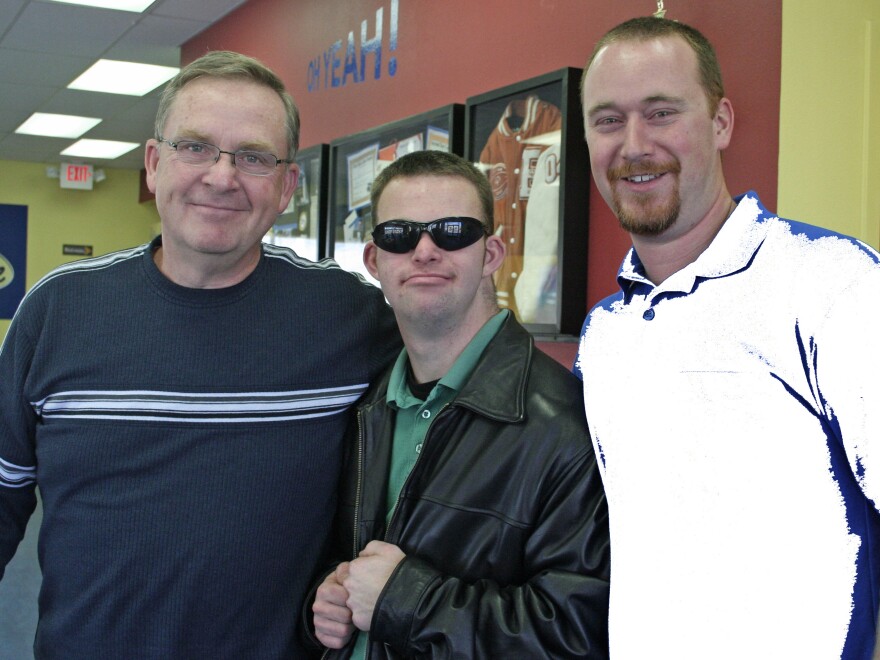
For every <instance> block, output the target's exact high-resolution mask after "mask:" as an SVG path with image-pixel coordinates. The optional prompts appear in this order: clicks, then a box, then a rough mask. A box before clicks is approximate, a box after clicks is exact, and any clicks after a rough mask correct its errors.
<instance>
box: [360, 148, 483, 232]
mask: <svg viewBox="0 0 880 660" xmlns="http://www.w3.org/2000/svg"><path fill="white" fill-rule="evenodd" d="M414 176H457V177H460V178H462V179H465V180H466V181H468V182H470V183H471V184H473V186H474V189H475V190H476V192H477V197H478V198H479V200H480V206H482V207H483V217H482V218H478V219H479V220H481V221H482V222H483V224H484V225H485V226H486V228H487V230H488V231H489V232H490V233H491V232H492V229H493V226H494V222H495V198H494V197H493V195H492V186H491V185H489V179H488V178H487V177H486V175H485V174H483V173H482V172H481V171H480V170H478V169H477V168H476V167H475V166H474V165H473V164H472V163H469V162H468V161H466V160H465V159H464V158H462V157H461V156H456V155H455V154H450V153H446V152H445V151H433V150H429V151H415V152H413V153H409V154H406V155H405V156H401V157H400V158H398V159H397V160H395V161H394V162H393V163H391V164H390V165H388V167H386V168H385V169H384V170H382V171H381V172H380V173H379V176H377V177H376V180H375V181H373V185H372V187H371V188H370V202H371V203H372V205H373V224H374V225H377V224H379V222H380V220H379V219H378V218H377V216H376V212H377V209H378V208H379V198H380V197H381V196H382V192H383V191H384V190H385V187H386V186H387V185H388V184H389V183H391V181H393V180H394V179H399V178H403V177H414Z"/></svg>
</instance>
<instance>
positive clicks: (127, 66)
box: [67, 60, 180, 96]
mask: <svg viewBox="0 0 880 660" xmlns="http://www.w3.org/2000/svg"><path fill="white" fill-rule="evenodd" d="M178 71H180V69H179V68H177V67H174V66H159V65H158V64H137V63H135V62H120V61H118V60H98V61H97V62H95V63H94V64H93V65H92V66H90V67H89V68H88V69H87V70H86V71H85V73H83V74H82V75H81V76H80V77H79V78H77V79H76V80H74V81H73V82H72V83H70V84H69V85H68V86H67V87H68V89H82V90H86V91H89V92H106V93H108V94H127V95H129V96H143V95H144V94H146V93H147V92H151V91H153V90H154V89H156V88H157V87H158V86H159V85H161V84H162V83H164V82H168V81H169V80H170V79H171V78H173V77H174V76H175V75H176V74H177V72H178Z"/></svg>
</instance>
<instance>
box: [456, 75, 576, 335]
mask: <svg viewBox="0 0 880 660" xmlns="http://www.w3.org/2000/svg"><path fill="white" fill-rule="evenodd" d="M580 76H581V69H574V68H565V69H560V70H558V71H553V72H551V73H547V74H545V75H542V76H538V77H536V78H531V79H529V80H524V81H522V82H519V83H516V84H513V85H509V86H507V87H502V88H500V89H496V90H493V91H490V92H486V93H485V94H480V95H478V96H474V97H471V98H469V99H467V102H466V104H465V157H466V158H468V159H469V160H471V161H472V162H473V163H474V164H476V165H477V167H479V168H480V169H481V170H483V171H484V172H485V173H486V176H487V177H489V181H490V183H491V184H492V191H493V193H494V196H495V233H496V234H497V235H499V236H500V237H501V238H502V239H503V240H504V243H505V245H506V246H507V257H506V258H505V261H504V265H502V267H501V269H500V270H499V271H498V272H497V273H496V274H495V286H496V288H497V291H498V302H499V305H500V306H501V307H506V308H509V309H511V310H512V311H513V312H514V313H515V314H516V316H517V318H518V319H519V320H520V322H522V323H523V325H525V327H526V328H528V330H529V331H530V332H532V334H534V335H536V336H539V337H540V338H541V339H544V340H552V339H554V338H563V337H568V336H573V335H577V334H578V333H579V332H580V329H581V324H582V323H583V320H584V316H585V314H586V297H587V294H586V291H587V236H588V226H587V220H588V215H589V206H588V202H589V189H590V168H589V159H588V154H587V147H586V143H585V142H584V125H583V120H582V117H581V110H580V98H579V91H578V90H579V87H580Z"/></svg>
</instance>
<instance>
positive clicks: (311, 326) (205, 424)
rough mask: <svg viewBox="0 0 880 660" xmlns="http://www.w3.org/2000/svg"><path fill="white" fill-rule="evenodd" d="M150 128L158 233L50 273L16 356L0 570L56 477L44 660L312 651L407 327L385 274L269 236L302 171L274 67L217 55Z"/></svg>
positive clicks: (0, 448) (50, 506)
mask: <svg viewBox="0 0 880 660" xmlns="http://www.w3.org/2000/svg"><path fill="white" fill-rule="evenodd" d="M155 129H156V133H155V138H154V139H151V140H149V141H148V142H147V150H146V177H147V185H148V186H149V187H150V190H152V191H153V192H154V193H155V195H156V206H157V209H158V212H159V216H160V218H161V221H162V234H161V236H159V237H157V238H156V239H155V240H153V241H151V242H150V243H147V244H145V245H142V246H140V247H137V248H133V249H130V250H126V251H123V252H117V253H115V254H110V255H106V256H102V257H98V258H95V259H89V260H83V261H79V262H77V263H73V264H68V265H66V266H63V267H61V268H59V269H58V270H56V271H54V272H53V273H51V274H49V275H48V276H47V277H45V278H43V279H42V280H41V281H40V282H39V283H38V284H37V285H36V286H35V287H34V288H33V289H32V290H31V291H30V293H29V294H28V295H27V297H26V298H25V300H24V302H23V303H22V305H21V307H20V308H19V311H18V312H17V314H16V316H15V319H14V320H13V322H12V325H11V327H10V329H9V334H8V335H7V337H6V341H5V343H4V345H3V348H2V351H0V573H2V567H3V566H5V565H6V562H7V561H8V560H9V558H10V557H11V556H12V554H13V553H14V552H15V548H16V545H17V544H18V542H19V540H20V538H21V535H22V533H23V531H24V528H25V524H26V522H27V520H28V517H29V516H30V514H31V512H32V511H33V510H34V506H35V502H36V495H35V486H36V485H39V488H40V494H41V496H42V501H43V511H44V515H43V523H42V527H41V531H40V560H41V566H42V571H43V583H42V590H41V593H40V621H39V627H38V632H37V639H36V642H35V645H34V651H35V657H36V658H164V659H168V660H190V659H196V658H211V659H215V658H216V659H225V658H229V659H232V658H234V659H236V660H238V659H240V658H259V659H260V660H280V659H281V658H285V659H286V658H300V657H302V656H303V654H304V650H303V648H302V646H301V645H300V643H299V640H298V636H297V634H296V630H297V622H298V621H299V615H300V613H299V605H300V603H301V602H302V601H303V599H304V597H305V592H306V590H307V587H308V585H309V581H310V580H311V579H312V575H313V572H314V570H315V568H316V565H317V563H318V562H317V559H318V556H319V553H320V550H321V548H322V547H323V544H324V542H325V538H326V534H327V532H328V530H329V527H330V522H331V520H330V516H329V513H328V512H332V511H333V509H334V507H335V496H336V480H337V478H338V475H339V468H340V463H341V460H342V439H343V435H344V432H345V428H346V424H347V419H348V417H347V415H346V411H347V409H348V408H349V407H350V406H351V405H352V404H353V403H354V401H355V400H357V398H358V397H359V396H360V395H361V394H363V392H364V391H365V390H366V387H367V383H368V382H369V381H370V380H372V379H373V378H374V377H375V376H377V375H378V373H379V372H380V371H381V370H382V369H384V367H385V366H386V364H387V363H388V362H389V361H390V360H391V359H392V358H393V356H394V355H396V354H397V353H398V351H399V348H400V344H399V341H398V339H397V335H398V333H397V330H396V327H395V324H394V319H393V316H392V314H391V310H390V308H389V307H388V305H387V304H386V303H385V301H384V299H383V297H382V294H381V292H380V291H379V289H377V288H376V287H373V286H369V285H367V284H366V283H365V282H363V280H362V279H360V278H358V277H355V276H354V275H352V274H350V273H346V272H344V271H342V270H340V269H339V268H338V267H337V266H336V265H335V264H333V263H331V262H326V263H321V264H315V263H312V262H310V261H307V260H306V259H302V258H300V257H298V256H297V255H296V254H294V253H293V252H291V251H290V250H287V249H283V248H278V247H275V246H270V245H262V244H261V239H262V237H263V236H264V235H265V233H266V232H267V231H268V230H269V228H270V227H271V226H272V224H273V223H274V222H275V219H276V217H277V215H278V214H279V213H280V212H281V211H282V210H283V209H284V208H285V207H286V206H287V202H288V200H289V199H290V196H291V194H292V193H293V190H294V188H295V183H296V178H297V171H296V165H294V164H293V160H292V159H293V157H294V155H295V153H296V149H297V143H298V139H299V120H298V116H297V111H296V108H295V106H294V105H293V102H292V100H291V98H290V96H289V95H288V94H287V92H285V91H284V86H283V84H282V83H281V81H280V80H279V79H278V77H277V76H276V75H275V74H274V73H272V72H271V71H269V70H268V69H266V68H265V67H264V66H263V65H262V64H260V63H259V62H257V61H255V60H252V59H250V58H247V57H244V56H242V55H238V54H237V53H228V52H215V53H209V54H207V55H205V56H204V57H201V58H199V59H197V60H196V61H194V62H193V63H191V64H190V65H188V66H187V67H185V68H184V69H183V70H182V71H181V72H180V74H179V75H178V76H177V77H175V78H174V79H173V80H172V81H171V82H170V83H169V84H168V86H167V87H166V89H165V91H164V93H163V95H162V97H161V100H160V105H159V112H158V114H157V117H156V127H155ZM124 220H125V218H120V221H124ZM292 338H295V339H296V342H295V344H296V345H297V346H302V347H306V348H304V349H303V350H298V351H297V350H294V351H292V350H290V346H291V339H292ZM2 655H4V654H3V653H2V651H0V656H2Z"/></svg>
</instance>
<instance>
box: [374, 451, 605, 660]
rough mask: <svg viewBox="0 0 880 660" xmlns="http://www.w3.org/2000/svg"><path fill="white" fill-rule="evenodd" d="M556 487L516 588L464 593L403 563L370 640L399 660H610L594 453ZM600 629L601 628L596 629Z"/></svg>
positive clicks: (465, 586) (411, 562)
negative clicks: (523, 659)
mask: <svg viewBox="0 0 880 660" xmlns="http://www.w3.org/2000/svg"><path fill="white" fill-rule="evenodd" d="M562 472H563V473H557V474H556V475H553V474H549V475H546V476H547V478H548V480H550V481H551V482H554V481H555V483H553V486H552V487H551V488H549V489H548V492H549V495H548V497H547V501H546V502H545V504H544V515H543V516H542V518H541V522H540V524H539V525H538V526H537V527H536V528H535V529H534V530H533V533H532V534H531V536H530V540H529V542H528V543H527V544H526V547H525V549H524V552H525V555H526V557H525V564H526V566H528V567H529V574H530V576H531V577H530V578H529V579H528V580H527V581H526V582H525V583H523V584H506V585H504V584H498V583H497V582H494V581H491V580H478V581H476V582H472V583H468V582H465V581H463V580H461V579H458V578H456V577H455V576H453V575H444V574H443V573H441V572H440V571H438V570H437V569H436V568H434V567H433V566H432V565H430V564H429V563H428V562H426V561H424V560H422V559H419V558H416V557H413V556H407V557H406V558H405V559H404V560H403V561H402V562H401V563H400V564H399V565H398V567H397V569H396V571H395V572H394V573H393V574H392V576H391V578H390V579H389V581H388V583H387V584H386V586H385V589H384V591H383V592H382V594H381V596H380V598H379V601H378V603H377V605H376V609H375V612H374V615H373V621H372V626H371V637H372V638H373V640H376V641H382V642H384V643H386V644H388V645H390V646H391V648H392V649H394V651H395V652H396V653H399V654H400V655H402V656H406V657H413V656H415V657H419V656H424V657H431V658H453V657H456V658H461V657H468V658H505V657H506V658H509V657H529V658H572V657H581V658H587V657H589V658H607V657H608V642H607V620H605V617H604V616H590V615H589V613H591V612H595V613H606V612H607V610H608V576H609V565H608V564H609V552H608V543H609V541H608V527H607V517H608V514H607V508H606V503H605V496H604V491H603V489H602V485H601V482H600V478H599V473H598V471H597V469H596V464H595V456H594V454H593V453H592V451H585V452H584V453H583V454H581V455H580V456H579V459H578V460H574V461H572V462H570V463H569V464H568V465H567V466H565V469H564V470H563V471H562ZM598 619H601V620H598Z"/></svg>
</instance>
